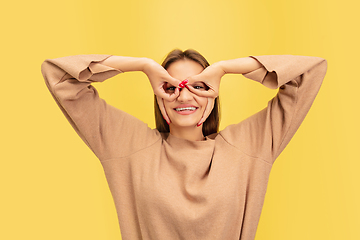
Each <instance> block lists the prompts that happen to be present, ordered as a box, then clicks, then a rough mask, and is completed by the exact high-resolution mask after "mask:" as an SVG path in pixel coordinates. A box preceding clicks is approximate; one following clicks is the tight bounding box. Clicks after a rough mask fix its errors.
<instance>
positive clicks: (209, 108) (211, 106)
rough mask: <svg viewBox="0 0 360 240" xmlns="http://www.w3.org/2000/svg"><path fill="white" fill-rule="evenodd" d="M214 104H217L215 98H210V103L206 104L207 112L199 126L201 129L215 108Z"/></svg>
mask: <svg viewBox="0 0 360 240" xmlns="http://www.w3.org/2000/svg"><path fill="white" fill-rule="evenodd" d="M214 102H215V98H208V102H207V104H206V108H205V111H204V113H203V116H202V117H201V119H200V121H199V122H198V124H197V126H198V127H199V126H200V125H201V124H203V122H205V121H206V119H207V118H208V117H209V115H210V113H211V111H212V110H213V108H214Z"/></svg>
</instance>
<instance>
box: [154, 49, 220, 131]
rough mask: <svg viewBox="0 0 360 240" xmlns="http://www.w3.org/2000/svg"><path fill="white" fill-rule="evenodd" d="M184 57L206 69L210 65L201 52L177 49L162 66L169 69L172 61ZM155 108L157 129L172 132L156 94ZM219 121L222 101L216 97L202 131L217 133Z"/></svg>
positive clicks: (167, 57)
mask: <svg viewBox="0 0 360 240" xmlns="http://www.w3.org/2000/svg"><path fill="white" fill-rule="evenodd" d="M184 59H189V60H192V61H195V62H197V63H199V64H200V65H201V66H202V67H203V68H204V69H205V68H207V67H208V66H210V64H209V63H208V61H206V59H205V58H204V57H203V56H202V55H201V54H200V53H199V52H197V51H195V50H193V49H188V50H186V51H181V50H180V49H175V50H173V51H171V52H170V53H169V54H168V55H167V56H166V58H165V60H164V61H163V63H162V64H161V66H163V67H164V68H165V69H167V68H168V67H169V66H170V65H171V64H172V63H174V62H176V61H179V60H184ZM154 109H155V122H156V129H157V130H158V131H159V132H170V129H169V125H168V124H167V122H166V121H165V119H164V118H163V116H162V114H161V111H160V108H159V105H158V102H157V100H156V96H155V103H154ZM219 122H220V102H219V97H217V98H215V102H214V108H213V110H212V111H211V113H210V115H209V117H208V118H207V119H206V120H205V122H204V123H203V128H202V132H203V134H204V136H208V135H210V134H212V133H217V132H218V131H219Z"/></svg>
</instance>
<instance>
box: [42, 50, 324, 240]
mask: <svg viewBox="0 0 360 240" xmlns="http://www.w3.org/2000/svg"><path fill="white" fill-rule="evenodd" d="M108 57H109V55H79V56H70V57H63V58H57V59H52V60H46V61H45V62H44V63H43V65H42V73H43V76H44V78H45V81H46V84H47V86H48V88H49V90H50V92H51V94H52V95H53V97H54V99H55V101H56V102H57V104H58V105H59V107H60V109H61V110H62V111H63V113H64V114H65V116H66V118H67V119H68V121H69V122H70V123H71V125H72V126H73V128H74V129H75V130H76V132H77V133H78V134H79V136H80V137H81V138H82V139H83V141H84V142H85V143H86V144H87V145H88V146H89V148H90V149H91V150H92V151H93V152H94V153H95V154H96V156H97V157H98V158H99V160H100V161H101V164H102V166H103V169H104V172H105V175H106V178H107V181H108V184H109V188H110V190H111V193H112V196H113V199H114V203H115V206H116V210H117V214H118V220H119V224H120V229H121V234H122V239H124V240H137V239H146V240H148V239H152V240H180V239H182V240H184V239H185V240H224V239H226V240H231V239H241V240H252V239H254V238H255V233H256V229H257V225H258V222H259V218H260V214H261V209H262V206H263V202H264V197H265V193H266V188H267V184H268V178H269V174H270V170H271V167H272V165H273V163H274V161H275V159H276V158H277V157H278V156H279V154H280V153H281V151H282V150H283V149H284V148H285V146H286V145H287V144H288V143H289V141H290V139H291V138H292V136H293V135H294V134H295V132H296V131H297V129H298V127H299V126H300V124H301V122H302V121H303V119H304V117H305V115H306V114H307V112H308V110H309V109H310V107H311V105H312V103H313V101H314V99H315V96H316V95H317V93H318V90H319V88H320V86H321V83H322V80H323V78H324V76H325V73H326V68H327V63H326V60H324V59H322V58H318V57H305V56H293V55H279V56H276V55H273V56H257V57H253V58H254V59H256V60H257V61H259V62H260V63H261V64H262V65H263V67H262V68H260V69H257V70H255V71H253V72H250V73H247V74H244V76H245V77H247V78H249V79H252V80H255V81H257V82H259V83H261V84H263V85H264V86H266V87H269V88H272V89H276V88H279V90H278V93H277V95H276V96H275V97H274V98H273V99H271V100H270V101H269V102H268V105H267V107H266V108H264V109H263V110H261V111H259V112H258V113H256V114H254V115H252V116H250V117H249V118H247V119H245V120H244V121H242V122H240V123H238V124H234V125H230V126H228V127H226V128H225V129H224V130H222V131H220V132H219V133H216V134H212V135H210V136H206V140H205V141H189V140H185V139H181V138H177V137H175V136H173V135H171V134H169V133H159V132H158V131H157V130H156V129H150V128H149V127H148V126H147V124H145V123H143V122H142V121H140V120H139V119H137V118H135V117H133V116H131V115H129V114H127V113H125V112H123V111H122V110H119V109H117V108H115V107H112V106H110V105H108V104H107V103H106V102H105V101H104V100H103V99H101V98H99V95H98V92H97V91H96V89H95V88H94V87H93V86H92V85H91V83H92V82H101V81H104V80H106V79H108V78H110V77H112V76H115V75H116V74H118V73H121V72H120V71H119V70H117V69H113V68H111V67H108V66H105V65H102V64H101V63H100V62H101V61H102V60H104V59H106V58H108Z"/></svg>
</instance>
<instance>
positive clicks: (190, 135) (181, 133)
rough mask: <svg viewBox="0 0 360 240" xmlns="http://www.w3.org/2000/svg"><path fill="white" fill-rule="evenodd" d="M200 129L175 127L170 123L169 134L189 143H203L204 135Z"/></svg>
mask: <svg viewBox="0 0 360 240" xmlns="http://www.w3.org/2000/svg"><path fill="white" fill-rule="evenodd" d="M202 127H203V125H201V126H200V127H197V126H195V127H175V126H173V125H172V124H171V123H170V133H171V134H172V135H174V136H175V137H178V138H183V139H186V140H189V141H203V140H204V139H205V138H204V135H203V133H202Z"/></svg>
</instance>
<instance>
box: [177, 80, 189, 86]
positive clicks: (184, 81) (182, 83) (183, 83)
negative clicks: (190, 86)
mask: <svg viewBox="0 0 360 240" xmlns="http://www.w3.org/2000/svg"><path fill="white" fill-rule="evenodd" d="M188 82H189V80H187V79H185V80H183V81H182V82H181V83H179V87H181V88H184V87H185V85H186V84H187V83H188Z"/></svg>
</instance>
